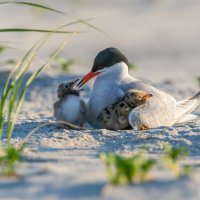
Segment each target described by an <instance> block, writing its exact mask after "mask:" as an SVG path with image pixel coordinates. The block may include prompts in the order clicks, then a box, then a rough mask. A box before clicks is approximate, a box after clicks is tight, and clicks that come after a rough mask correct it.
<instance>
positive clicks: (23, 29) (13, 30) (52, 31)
mask: <svg viewBox="0 0 200 200" xmlns="http://www.w3.org/2000/svg"><path fill="white" fill-rule="evenodd" d="M0 32H41V33H74V32H78V31H55V30H45V29H28V28H3V29H0ZM79 33H80V32H79Z"/></svg>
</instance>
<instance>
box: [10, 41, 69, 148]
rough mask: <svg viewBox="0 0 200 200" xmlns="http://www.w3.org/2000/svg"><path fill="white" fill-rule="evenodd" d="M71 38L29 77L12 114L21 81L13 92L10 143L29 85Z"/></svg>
mask: <svg viewBox="0 0 200 200" xmlns="http://www.w3.org/2000/svg"><path fill="white" fill-rule="evenodd" d="M69 40H70V38H67V39H66V40H65V41H64V42H62V44H61V45H60V46H59V47H58V48H57V49H56V50H55V51H54V53H53V54H52V56H51V57H50V58H49V59H48V61H47V62H46V63H45V64H44V65H43V66H41V67H40V68H39V69H38V70H37V71H36V72H34V73H33V74H32V75H31V76H30V77H29V79H28V80H27V82H26V84H25V87H24V88H23V90H22V92H21V93H20V96H19V98H18V102H17V105H16V110H15V111H14V114H13V115H12V112H13V106H14V103H15V100H16V95H17V92H18V91H19V89H20V88H21V82H20V84H19V86H18V88H17V89H16V91H17V92H16V91H15V92H14V93H13V99H11V102H10V107H11V109H10V110H9V120H8V122H9V123H8V132H7V139H8V143H9V144H10V141H11V137H12V132H13V129H14V124H15V120H16V117H17V114H18V113H19V111H20V109H21V106H22V102H23V100H24V97H25V94H26V91H27V89H28V87H29V86H30V84H31V83H32V82H33V81H34V80H35V79H36V78H37V77H38V75H39V74H40V72H41V71H42V70H43V69H44V68H46V67H47V66H48V65H49V64H50V63H51V61H52V60H54V58H55V57H56V56H57V55H58V54H59V52H60V51H61V50H62V49H63V48H64V46H65V45H66V44H67V43H68V42H69ZM22 78H23V77H22ZM11 117H12V118H11Z"/></svg>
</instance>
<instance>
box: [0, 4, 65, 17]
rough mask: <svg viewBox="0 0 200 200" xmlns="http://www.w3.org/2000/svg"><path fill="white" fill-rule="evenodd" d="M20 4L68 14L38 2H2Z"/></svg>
mask: <svg viewBox="0 0 200 200" xmlns="http://www.w3.org/2000/svg"><path fill="white" fill-rule="evenodd" d="M8 3H9V4H19V5H26V6H31V7H35V8H40V9H45V10H48V11H52V12H55V13H59V14H62V15H66V13H64V12H62V11H60V10H56V9H54V8H51V7H47V6H44V5H41V4H36V3H29V2H23V1H19V2H18V1H5V2H0V4H8Z"/></svg>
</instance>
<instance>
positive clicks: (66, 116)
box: [54, 79, 86, 127]
mask: <svg viewBox="0 0 200 200" xmlns="http://www.w3.org/2000/svg"><path fill="white" fill-rule="evenodd" d="M77 81H78V79H77V80H75V81H70V82H65V83H61V84H60V85H59V86H58V90H57V95H58V99H59V100H58V101H57V102H56V103H54V116H55V117H56V119H57V120H58V121H64V122H70V123H72V124H75V125H78V126H81V127H82V126H83V124H84V122H85V116H86V105H85V103H84V101H83V100H81V99H80V92H81V91H82V89H80V90H78V89H75V88H74V86H75V83H77Z"/></svg>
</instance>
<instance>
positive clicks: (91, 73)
mask: <svg viewBox="0 0 200 200" xmlns="http://www.w3.org/2000/svg"><path fill="white" fill-rule="evenodd" d="M100 73H101V72H92V71H90V72H89V73H88V74H87V75H86V76H85V77H83V78H82V79H81V81H80V82H79V83H78V84H77V87H78V88H80V87H81V86H82V85H84V84H85V83H87V82H88V81H89V80H90V79H92V78H94V77H95V76H97V75H99V74H100Z"/></svg>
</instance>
